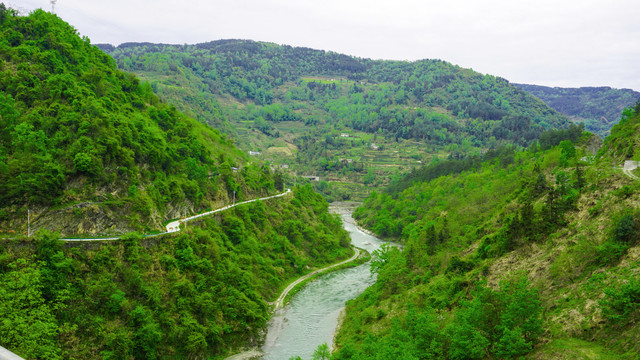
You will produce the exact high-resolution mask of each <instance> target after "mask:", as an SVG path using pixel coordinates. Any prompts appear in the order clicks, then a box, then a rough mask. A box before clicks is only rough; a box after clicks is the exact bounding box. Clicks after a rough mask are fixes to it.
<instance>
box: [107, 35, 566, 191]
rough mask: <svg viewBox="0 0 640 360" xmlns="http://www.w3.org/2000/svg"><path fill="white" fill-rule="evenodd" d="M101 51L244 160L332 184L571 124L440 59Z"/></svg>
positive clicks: (200, 49)
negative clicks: (253, 156)
mask: <svg viewBox="0 0 640 360" xmlns="http://www.w3.org/2000/svg"><path fill="white" fill-rule="evenodd" d="M99 47H100V48H102V49H103V50H105V51H106V52H107V53H109V54H110V55H112V56H113V57H114V58H115V59H116V62H117V63H118V66H119V68H121V69H123V70H126V71H132V72H134V73H136V74H137V75H138V76H140V78H141V79H143V80H146V81H149V83H150V84H151V86H152V87H153V89H154V90H156V91H157V93H158V94H159V96H160V97H161V98H163V99H165V100H168V101H171V102H172V103H175V104H176V106H178V107H179V108H180V109H181V110H182V111H184V112H186V113H187V114H190V115H192V116H193V117H195V118H197V119H199V120H200V121H202V122H208V123H210V124H211V125H213V126H215V127H217V128H220V129H223V130H224V131H227V132H229V133H230V134H232V135H233V136H234V137H235V138H236V139H237V142H238V145H239V146H240V147H241V148H243V149H244V150H246V151H256V150H258V149H260V150H262V152H261V155H260V157H261V158H263V159H266V160H268V161H271V162H272V163H276V164H281V163H284V164H286V165H287V166H289V167H290V169H291V170H292V171H294V172H297V173H299V174H314V175H318V176H320V177H321V178H322V179H330V180H333V181H334V182H336V183H340V184H351V185H354V186H358V184H362V183H367V184H368V185H374V186H375V185H382V184H385V183H387V182H388V181H389V179H390V178H391V177H392V176H393V175H394V174H395V173H396V172H397V171H398V170H400V171H402V170H408V169H410V168H411V167H413V166H415V165H418V164H420V163H421V162H426V161H430V160H431V159H432V158H433V157H435V156H445V157H446V156H452V157H456V158H459V157H465V156H467V155H469V154H472V153H476V154H479V153H482V152H484V151H486V150H487V149H489V148H495V147H497V146H499V145H501V144H518V145H522V146H528V145H529V144H530V143H531V142H533V141H536V139H537V138H538V136H539V135H540V133H541V132H542V131H543V130H545V129H548V128H566V127H567V126H568V125H569V124H570V121H569V120H568V119H567V118H566V117H564V116H563V115H561V114H560V113H558V112H557V111H555V110H553V109H551V108H550V107H548V106H547V105H545V104H544V103H543V102H542V101H540V100H539V99H537V98H536V97H534V96H532V95H530V94H529V93H527V92H525V91H523V90H521V89H519V88H517V87H515V86H513V85H511V84H510V83H509V82H508V81H506V80H505V79H502V78H499V77H495V76H491V75H483V74H479V73H477V72H474V71H472V70H470V69H464V68H461V67H459V66H455V65H452V64H450V63H448V62H445V61H441V60H421V61H415V62H407V61H381V60H370V59H362V58H356V57H352V56H347V55H343V54H337V53H334V52H326V51H321V50H313V49H308V48H298V47H291V46H286V45H284V46H281V45H276V44H272V43H264V42H256V41H249V40H219V41H212V42H208V43H202V44H196V45H166V44H149V43H126V44H122V45H119V46H117V47H114V46H111V45H99ZM364 190H366V189H364ZM363 192H364V191H363ZM353 193H354V191H352V190H351V189H349V190H348V191H345V192H344V193H343V195H344V196H350V194H353Z"/></svg>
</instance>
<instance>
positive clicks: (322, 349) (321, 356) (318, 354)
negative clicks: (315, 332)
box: [312, 343, 331, 360]
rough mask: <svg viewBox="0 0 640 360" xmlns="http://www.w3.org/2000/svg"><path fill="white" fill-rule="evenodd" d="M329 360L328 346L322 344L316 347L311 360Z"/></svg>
mask: <svg viewBox="0 0 640 360" xmlns="http://www.w3.org/2000/svg"><path fill="white" fill-rule="evenodd" d="M330 358H331V351H329V346H328V345H327V343H323V344H320V345H318V347H317V348H316V349H315V351H314V352H313V358H312V359H313V360H329V359H330Z"/></svg>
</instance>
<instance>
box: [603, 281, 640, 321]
mask: <svg viewBox="0 0 640 360" xmlns="http://www.w3.org/2000/svg"><path fill="white" fill-rule="evenodd" d="M604 294H605V297H604V299H602V300H600V302H599V303H600V306H601V307H602V314H603V315H604V317H606V318H607V319H609V320H610V321H613V322H614V323H621V322H623V321H625V320H626V322H632V321H633V322H635V320H636V319H637V317H638V313H639V310H640V276H637V277H635V278H631V279H629V280H628V281H627V282H625V283H623V284H622V285H619V284H615V285H613V286H610V287H608V288H605V289H604Z"/></svg>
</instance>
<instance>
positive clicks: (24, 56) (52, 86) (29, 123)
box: [0, 10, 275, 229]
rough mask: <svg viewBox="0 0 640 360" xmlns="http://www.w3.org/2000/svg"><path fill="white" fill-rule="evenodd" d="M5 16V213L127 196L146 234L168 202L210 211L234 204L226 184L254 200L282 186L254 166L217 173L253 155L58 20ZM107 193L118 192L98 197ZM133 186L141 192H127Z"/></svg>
mask: <svg viewBox="0 0 640 360" xmlns="http://www.w3.org/2000/svg"><path fill="white" fill-rule="evenodd" d="M2 14H3V17H4V20H3V21H2V22H1V23H0V33H2V34H5V35H7V36H2V37H0V38H2V40H1V41H0V54H1V55H0V64H2V65H1V66H0V109H1V113H2V115H1V117H2V125H0V202H1V203H2V206H3V207H7V206H12V205H18V206H21V205H23V204H31V205H44V206H51V205H68V204H69V203H72V202H74V201H79V200H86V201H105V200H109V201H113V200H122V201H123V202H122V203H121V204H124V205H125V206H124V207H126V208H130V209H132V210H133V212H136V213H137V215H134V214H131V218H132V219H134V218H136V216H139V217H140V220H142V221H135V220H134V221H131V223H132V224H136V223H137V226H139V227H140V228H139V229H142V224H141V222H143V223H147V224H148V223H150V222H152V221H153V220H151V213H152V212H153V211H152V209H154V208H155V209H158V210H160V214H161V216H162V215H164V214H162V211H163V210H164V209H166V207H167V205H168V204H169V203H172V204H174V205H175V204H184V203H185V202H186V203H192V204H195V206H196V207H199V208H204V207H206V206H207V203H212V202H214V201H217V200H220V199H221V198H222V199H224V198H225V194H224V193H223V192H220V191H219V189H220V188H224V187H227V189H226V190H227V191H233V190H236V191H238V192H240V191H242V193H243V194H246V195H249V194H266V193H269V192H273V191H274V190H275V189H274V187H273V185H272V183H270V182H269V181H263V182H258V181H254V179H255V178H260V177H261V176H264V175H260V172H259V170H258V169H254V168H253V167H252V166H250V165H247V167H246V172H245V173H243V176H242V177H241V176H240V175H239V174H235V173H231V172H230V174H225V175H228V176H226V177H225V178H224V179H221V178H219V177H217V176H216V175H217V174H218V172H219V171H218V169H219V167H221V164H222V163H225V162H228V163H233V164H234V166H236V167H238V166H242V165H244V162H245V159H246V156H245V155H243V154H242V153H241V152H240V151H238V150H237V149H236V148H235V147H234V146H233V144H232V143H231V142H230V141H229V140H227V139H226V137H225V136H223V135H222V134H221V133H220V132H219V131H218V130H214V129H212V128H211V127H209V126H206V125H203V124H200V123H198V122H197V121H195V120H193V119H190V118H188V117H186V116H185V115H183V114H181V113H180V112H178V111H177V110H176V108H175V107H173V106H171V105H168V104H165V103H161V102H160V101H159V99H158V98H157V97H156V96H155V95H154V94H153V92H152V90H151V87H150V86H149V84H144V83H142V84H141V83H140V81H139V80H138V78H136V77H135V76H134V75H131V74H127V73H124V72H122V71H119V70H117V69H116V66H115V62H114V61H113V59H112V58H111V57H109V56H108V55H106V54H105V53H103V52H102V51H100V50H99V49H98V48H96V47H95V46H92V45H91V44H90V42H89V40H88V39H86V38H81V37H80V36H79V35H78V33H77V31H76V30H75V29H74V28H73V27H71V26H70V25H68V24H67V23H65V22H63V21H62V20H60V18H58V17H57V16H55V15H53V14H50V13H47V12H45V11H43V10H36V11H33V12H32V13H31V14H29V15H28V16H19V15H18V14H17V13H16V12H14V11H9V10H4V11H3V12H2ZM267 177H269V175H267ZM107 187H108V188H109V189H110V190H108V192H109V193H113V194H117V195H115V196H111V197H109V198H108V199H106V198H99V197H98V196H96V195H94V193H95V189H100V188H103V189H104V188H107ZM126 189H132V190H134V191H118V190H126ZM104 192H107V191H104ZM79 194H83V195H79ZM114 197H116V198H117V199H114ZM134 227H135V225H134Z"/></svg>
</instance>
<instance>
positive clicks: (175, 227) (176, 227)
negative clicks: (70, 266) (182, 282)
mask: <svg viewBox="0 0 640 360" xmlns="http://www.w3.org/2000/svg"><path fill="white" fill-rule="evenodd" d="M290 192H291V189H287V191H285V192H283V193H281V194H277V195H271V196H265V197H262V198H257V199H253V200H247V201H242V202H239V203H234V204H231V205H227V206H224V207H221V208H219V209H215V210H211V211H207V212H204V213H201V214H197V215H193V216H189V217H187V218H184V219H180V220H176V221H172V222H170V223H168V224H167V226H166V229H167V231H166V232H163V233H159V234H148V235H143V236H144V237H154V236H160V235H165V234H170V233H174V232H178V231H180V230H182V229H181V228H180V224H181V223H186V222H187V221H191V220H196V219H198V218H201V217H204V216H209V215H212V214H215V213H217V212H221V211H225V210H229V209H231V208H232V207H235V206H238V205H243V204H248V203H251V202H254V201H262V200H268V199H273V198H277V197H282V196H285V195H287V194H288V193H290ZM120 239H121V237H104V238H84V239H73V238H63V239H60V240H62V241H105V240H106V241H110V240H120Z"/></svg>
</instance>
